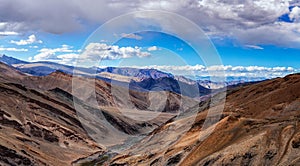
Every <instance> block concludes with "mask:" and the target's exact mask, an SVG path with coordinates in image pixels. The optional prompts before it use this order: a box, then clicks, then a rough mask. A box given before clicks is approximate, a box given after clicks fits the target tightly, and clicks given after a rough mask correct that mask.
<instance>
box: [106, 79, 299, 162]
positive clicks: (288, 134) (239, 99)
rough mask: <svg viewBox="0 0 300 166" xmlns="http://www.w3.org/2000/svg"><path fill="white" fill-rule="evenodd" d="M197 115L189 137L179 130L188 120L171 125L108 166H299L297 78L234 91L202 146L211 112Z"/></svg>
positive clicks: (228, 95) (244, 87)
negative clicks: (114, 165) (206, 122)
mask: <svg viewBox="0 0 300 166" xmlns="http://www.w3.org/2000/svg"><path fill="white" fill-rule="evenodd" d="M217 106H218V105H216V107H217ZM198 109H199V113H198V115H197V117H196V119H195V121H194V122H193V126H192V128H191V129H190V130H189V131H188V132H186V133H183V132H180V128H182V126H185V125H187V123H188V122H189V121H190V120H189V117H187V118H184V119H181V120H177V121H173V122H170V123H167V124H165V125H164V126H162V127H161V128H160V129H158V130H156V132H153V133H152V134H150V135H149V136H148V138H146V139H144V140H143V141H142V142H141V143H140V144H138V145H136V146H134V147H132V148H131V149H129V150H128V151H126V152H124V154H122V155H119V156H116V157H115V158H113V159H112V160H111V161H110V164H116V165H182V166H187V165H191V166H194V165H201V166H202V165H203V166H208V165H283V166H286V165H299V164H300V142H299V140H300V138H299V137H300V126H299V121H300V75H299V74H298V75H297V74H295V75H289V76H286V77H284V78H277V79H273V80H268V81H264V82H261V83H257V84H253V85H246V86H241V87H237V88H234V89H230V90H229V91H228V94H227V99H226V104H225V109H224V111H223V114H222V119H221V120H220V121H219V122H218V123H217V124H216V125H215V127H216V128H215V129H214V131H213V133H212V134H211V135H209V136H208V137H207V138H206V139H203V140H202V139H201V138H203V137H204V138H205V132H206V130H208V129H206V130H202V125H203V122H204V120H205V118H206V115H207V111H208V110H207V109H205V107H204V108H198ZM200 131H201V132H200Z"/></svg>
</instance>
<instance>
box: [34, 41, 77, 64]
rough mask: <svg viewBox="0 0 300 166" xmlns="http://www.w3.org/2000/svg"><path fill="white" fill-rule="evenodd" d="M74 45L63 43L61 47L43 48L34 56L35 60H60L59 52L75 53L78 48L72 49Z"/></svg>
mask: <svg viewBox="0 0 300 166" xmlns="http://www.w3.org/2000/svg"><path fill="white" fill-rule="evenodd" d="M72 48H73V47H72V46H69V45H65V44H64V45H62V46H61V47H60V48H42V49H40V50H39V52H40V53H39V54H37V55H35V56H34V57H33V59H32V60H33V61H44V60H51V59H52V60H58V57H57V53H73V52H77V50H72Z"/></svg>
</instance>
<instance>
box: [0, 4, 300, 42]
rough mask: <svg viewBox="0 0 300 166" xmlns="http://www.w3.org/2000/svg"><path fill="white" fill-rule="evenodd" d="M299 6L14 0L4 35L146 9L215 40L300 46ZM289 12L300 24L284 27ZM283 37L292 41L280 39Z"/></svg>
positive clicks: (72, 26) (55, 29)
mask: <svg viewBox="0 0 300 166" xmlns="http://www.w3.org/2000/svg"><path fill="white" fill-rule="evenodd" d="M297 5H298V6H299V5H300V4H299V0H255V1H251V0H244V1H242V0H152V1H149V0H139V1H136V0H126V1H120V0H116V1H107V0H103V1H93V0H86V1H80V0H74V1H72V3H70V2H69V1H67V0H61V1H52V0H44V1H37V0H33V1H32V2H31V3H25V2H24V1H23V0H10V1H1V6H0V16H1V20H3V22H2V24H1V23H0V35H1V32H2V34H11V33H8V32H16V33H22V32H27V31H29V30H33V31H44V32H50V33H56V34H61V33H65V32H73V31H76V30H80V29H81V28H83V27H84V26H90V25H89V24H87V23H92V24H93V25H95V24H96V25H99V24H102V23H104V22H105V21H107V20H109V19H111V18H113V17H115V16H118V15H121V14H125V13H128V12H133V11H142V10H145V9H146V10H164V11H171V12H175V13H177V14H179V15H182V16H185V17H187V18H189V19H191V20H192V21H194V22H195V23H197V24H198V25H199V26H200V27H201V28H202V29H204V30H205V32H207V33H208V34H211V35H212V36H215V35H217V36H221V37H222V38H224V37H230V38H233V39H236V40H237V41H238V42H242V44H244V45H245V44H249V45H260V44H262V43H263V44H272V45H279V46H289V47H298V48H299V45H300V41H299V40H297V42H296V43H295V38H299V37H300V35H299V33H295V32H294V31H293V30H296V29H297V28H295V27H296V26H299V24H297V18H298V20H299V7H294V8H293V9H292V11H291V12H290V11H289V7H292V6H297ZM20 8H22V10H19V9H20ZM53 9H55V12H53ZM107 13H109V14H107ZM284 14H288V15H289V17H290V18H291V19H293V20H294V21H295V22H293V23H289V24H288V25H283V26H284V27H283V26H278V25H276V24H277V22H278V18H279V17H280V16H282V15H284ZM79 20H82V21H79ZM161 20H162V21H165V20H163V19H161ZM281 22H283V21H281ZM286 26H290V27H294V28H288V27H286ZM172 28H178V27H172ZM263 32H264V33H265V34H264V33H263ZM281 36H288V38H283V39H284V40H278V39H280V38H281ZM290 36H294V38H291V37H290ZM128 37H134V38H136V36H132V35H129V36H128ZM268 38H270V39H269V40H268ZM136 39H137V38H136Z"/></svg>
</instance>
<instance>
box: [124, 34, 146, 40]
mask: <svg viewBox="0 0 300 166" xmlns="http://www.w3.org/2000/svg"><path fill="white" fill-rule="evenodd" d="M121 37H123V38H128V39H135V40H142V39H143V37H142V36H139V35H136V34H133V33H130V34H126V33H122V34H121Z"/></svg>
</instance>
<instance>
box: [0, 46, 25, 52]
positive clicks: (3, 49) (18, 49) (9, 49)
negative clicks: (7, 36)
mask: <svg viewBox="0 0 300 166" xmlns="http://www.w3.org/2000/svg"><path fill="white" fill-rule="evenodd" d="M0 51H12V52H27V51H28V49H26V48H5V47H0Z"/></svg>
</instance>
